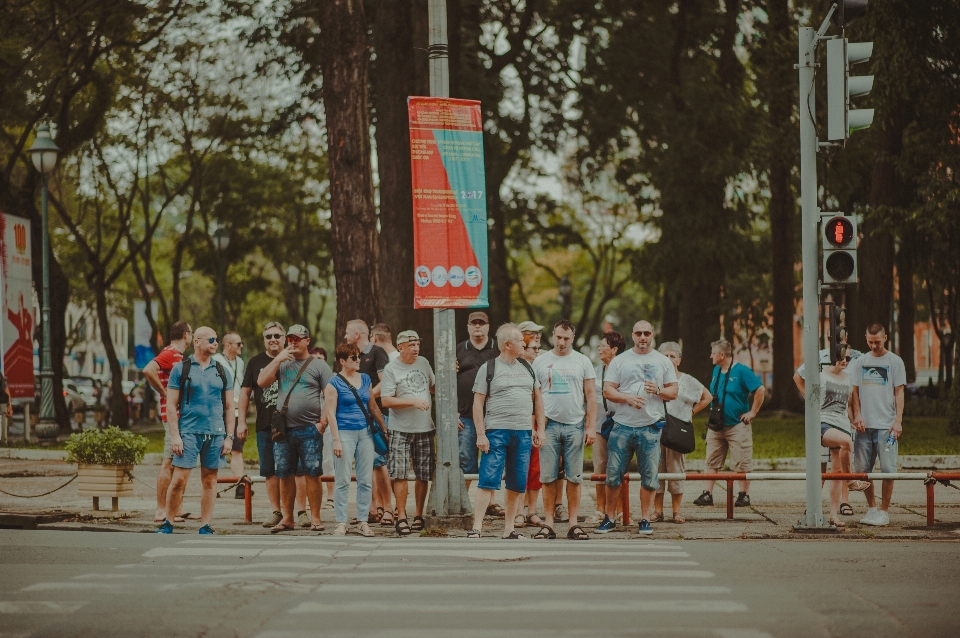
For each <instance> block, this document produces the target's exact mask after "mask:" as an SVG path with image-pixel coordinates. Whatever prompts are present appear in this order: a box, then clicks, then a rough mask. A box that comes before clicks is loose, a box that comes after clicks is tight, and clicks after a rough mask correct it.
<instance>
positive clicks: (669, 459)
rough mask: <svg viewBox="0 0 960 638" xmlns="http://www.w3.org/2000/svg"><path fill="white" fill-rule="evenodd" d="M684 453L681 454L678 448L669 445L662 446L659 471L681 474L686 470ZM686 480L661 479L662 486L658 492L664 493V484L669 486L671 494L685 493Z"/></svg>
mask: <svg viewBox="0 0 960 638" xmlns="http://www.w3.org/2000/svg"><path fill="white" fill-rule="evenodd" d="M683 458H684V457H683V454H680V453H679V452H677V451H676V450H671V449H670V448H668V447H664V446H662V445H661V446H660V467H659V468H658V469H657V471H658V472H670V473H671V474H674V473H676V474H680V473H681V472H685V471H686V470H685V468H684V464H683ZM685 482H686V481H660V487H659V489H657V494H663V488H664V486H667V484H668V483H669V486H667V489H668V490H669V491H670V493H671V494H683V484H684V483H685Z"/></svg>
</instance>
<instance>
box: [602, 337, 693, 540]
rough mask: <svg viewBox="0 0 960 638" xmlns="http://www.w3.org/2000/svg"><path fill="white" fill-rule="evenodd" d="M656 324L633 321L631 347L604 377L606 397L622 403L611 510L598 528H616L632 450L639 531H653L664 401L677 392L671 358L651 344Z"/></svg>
mask: <svg viewBox="0 0 960 638" xmlns="http://www.w3.org/2000/svg"><path fill="white" fill-rule="evenodd" d="M653 336H654V333H653V326H652V325H651V324H650V323H649V322H648V321H638V322H637V323H636V324H635V325H634V326H633V344H634V345H633V348H631V349H630V350H627V351H626V352H624V353H623V354H621V355H620V356H618V357H616V358H615V359H614V360H613V362H612V363H611V364H610V366H609V367H608V368H607V373H606V375H605V376H604V380H603V397H604V398H605V399H606V400H607V401H612V402H613V403H617V404H619V405H618V407H617V412H616V414H614V416H613V422H614V425H613V431H612V432H611V433H610V438H609V439H608V440H607V481H606V483H607V502H606V506H607V511H606V512H605V516H604V519H603V522H602V523H600V526H599V527H597V529H596V532H597V533H598V534H604V533H606V532H610V531H613V530H614V529H616V526H617V524H616V522H615V520H616V518H615V517H616V509H617V499H618V496H619V493H620V482H621V480H622V479H623V474H624V473H625V472H626V471H627V466H628V465H629V464H630V459H631V457H633V454H634V453H636V455H637V468H638V469H639V470H640V477H641V478H640V524H639V530H638V531H639V533H640V534H644V535H649V534H652V533H653V528H651V527H650V520H649V519H650V518H651V517H652V516H653V504H654V500H655V498H656V495H657V488H658V487H660V482H659V481H658V480H657V470H658V468H659V466H660V430H662V429H663V426H664V425H666V419H667V417H666V411H665V409H664V401H672V400H673V399H676V398H677V393H678V391H679V386H678V385H677V371H676V369H675V368H674V367H673V363H671V361H670V359H668V358H667V357H665V356H664V355H663V354H661V353H659V352H657V351H656V350H655V349H654V347H653Z"/></svg>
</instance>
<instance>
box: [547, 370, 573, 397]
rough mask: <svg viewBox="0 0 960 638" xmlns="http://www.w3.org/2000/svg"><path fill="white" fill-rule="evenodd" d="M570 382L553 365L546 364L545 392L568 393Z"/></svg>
mask: <svg viewBox="0 0 960 638" xmlns="http://www.w3.org/2000/svg"><path fill="white" fill-rule="evenodd" d="M570 392H571V389H570V383H568V382H567V380H566V379H565V378H564V377H563V373H562V372H561V371H560V370H557V369H555V368H554V367H553V365H549V366H547V394H570Z"/></svg>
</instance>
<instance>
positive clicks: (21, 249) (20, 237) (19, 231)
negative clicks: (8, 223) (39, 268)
mask: <svg viewBox="0 0 960 638" xmlns="http://www.w3.org/2000/svg"><path fill="white" fill-rule="evenodd" d="M13 243H14V245H15V246H16V247H17V252H18V253H20V254H21V255H22V254H24V253H26V252H27V227H26V226H24V225H23V224H14V225H13Z"/></svg>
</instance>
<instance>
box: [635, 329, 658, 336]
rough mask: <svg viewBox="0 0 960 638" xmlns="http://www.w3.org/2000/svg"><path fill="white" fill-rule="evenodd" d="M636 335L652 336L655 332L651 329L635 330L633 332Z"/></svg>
mask: <svg viewBox="0 0 960 638" xmlns="http://www.w3.org/2000/svg"><path fill="white" fill-rule="evenodd" d="M633 336H635V337H652V336H653V333H652V332H650V331H649V330H635V331H634V333H633Z"/></svg>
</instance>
